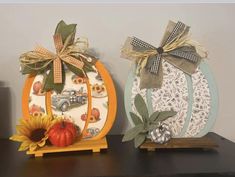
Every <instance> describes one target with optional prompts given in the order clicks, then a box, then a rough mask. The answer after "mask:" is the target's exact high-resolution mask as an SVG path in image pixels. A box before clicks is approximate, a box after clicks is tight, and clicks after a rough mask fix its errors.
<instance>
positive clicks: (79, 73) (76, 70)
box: [65, 63, 84, 77]
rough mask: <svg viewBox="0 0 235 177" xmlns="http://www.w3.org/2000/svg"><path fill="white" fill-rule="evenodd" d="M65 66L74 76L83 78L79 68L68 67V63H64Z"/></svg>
mask: <svg viewBox="0 0 235 177" xmlns="http://www.w3.org/2000/svg"><path fill="white" fill-rule="evenodd" d="M65 65H66V66H67V68H68V69H69V70H70V71H72V72H73V73H74V74H76V75H77V76H80V77H84V73H83V72H82V70H81V69H79V68H76V67H75V66H73V65H70V64H68V63H65Z"/></svg>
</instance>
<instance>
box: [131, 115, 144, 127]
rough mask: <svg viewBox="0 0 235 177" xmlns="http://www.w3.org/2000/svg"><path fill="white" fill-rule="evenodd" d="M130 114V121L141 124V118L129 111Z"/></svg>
mask: <svg viewBox="0 0 235 177" xmlns="http://www.w3.org/2000/svg"><path fill="white" fill-rule="evenodd" d="M130 116H131V118H132V121H133V123H134V124H135V125H139V124H143V122H142V120H141V118H140V117H139V116H137V115H136V114H135V113H133V112H130Z"/></svg>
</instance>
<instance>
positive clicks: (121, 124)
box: [109, 78, 128, 134]
mask: <svg viewBox="0 0 235 177" xmlns="http://www.w3.org/2000/svg"><path fill="white" fill-rule="evenodd" d="M113 82H114V85H115V89H116V95H117V113H116V119H115V122H114V124H113V127H112V129H111V131H110V133H109V134H120V133H121V132H123V131H124V130H125V129H126V125H128V122H126V121H127V118H126V112H125V107H124V92H123V89H122V87H121V86H120V85H119V84H118V83H117V82H116V80H115V79H114V78H113Z"/></svg>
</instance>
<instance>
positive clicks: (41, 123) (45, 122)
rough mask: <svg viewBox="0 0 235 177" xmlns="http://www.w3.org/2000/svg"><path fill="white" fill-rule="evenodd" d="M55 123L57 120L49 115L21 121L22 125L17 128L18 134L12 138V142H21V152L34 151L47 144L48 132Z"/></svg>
mask: <svg viewBox="0 0 235 177" xmlns="http://www.w3.org/2000/svg"><path fill="white" fill-rule="evenodd" d="M54 123H55V119H53V118H52V117H51V116H48V115H43V116H36V117H35V116H31V117H30V118H29V119H20V125H17V126H16V131H17V134H15V135H13V136H11V137H10V140H13V141H18V142H21V145H20V147H19V149H18V150H19V151H25V150H27V149H29V150H30V151H34V150H36V149H37V148H38V147H43V146H44V145H45V144H46V140H47V139H48V130H49V128H50V127H51V126H52V125H53V124H54Z"/></svg>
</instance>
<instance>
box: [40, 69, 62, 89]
mask: <svg viewBox="0 0 235 177" xmlns="http://www.w3.org/2000/svg"><path fill="white" fill-rule="evenodd" d="M63 83H65V71H64V66H63V65H62V83H61V84H55V83H54V75H53V67H51V70H50V71H49V74H48V75H47V76H45V79H44V87H43V90H44V91H51V90H54V91H56V92H57V93H61V92H62V90H63V88H64V84H63Z"/></svg>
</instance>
